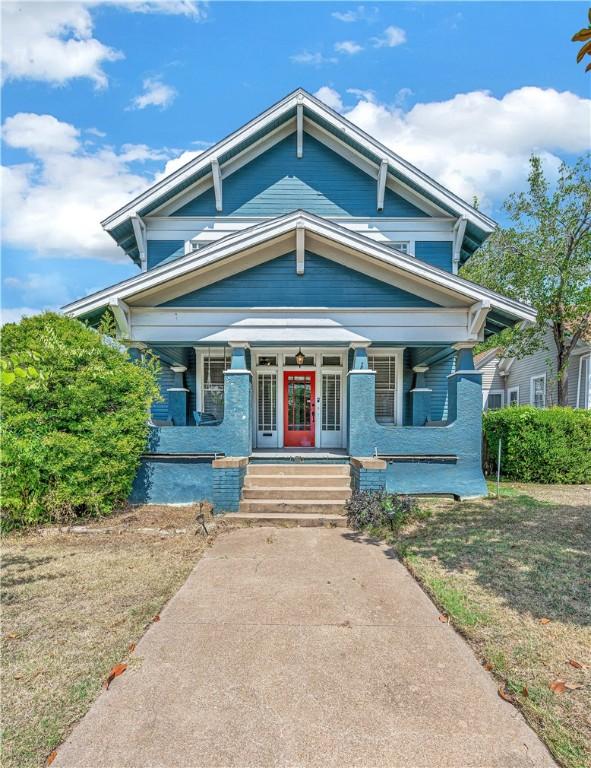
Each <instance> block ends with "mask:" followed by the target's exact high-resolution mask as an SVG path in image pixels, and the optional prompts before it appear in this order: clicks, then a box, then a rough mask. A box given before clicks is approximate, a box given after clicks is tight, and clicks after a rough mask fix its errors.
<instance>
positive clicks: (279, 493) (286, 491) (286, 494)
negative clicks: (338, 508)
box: [242, 486, 351, 502]
mask: <svg viewBox="0 0 591 768" xmlns="http://www.w3.org/2000/svg"><path fill="white" fill-rule="evenodd" d="M350 495H351V489H350V488H349V487H345V488H301V487H298V488H286V487H285V486H281V488H246V487H245V488H244V489H243V491H242V497H243V498H244V499H277V498H282V499H311V500H312V501H318V500H322V501H340V502H345V501H347V499H348V498H349V496H350Z"/></svg>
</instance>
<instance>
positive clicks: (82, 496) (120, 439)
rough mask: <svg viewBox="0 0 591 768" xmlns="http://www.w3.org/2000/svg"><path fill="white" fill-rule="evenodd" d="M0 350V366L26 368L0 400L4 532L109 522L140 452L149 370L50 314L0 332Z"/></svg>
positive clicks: (152, 386) (150, 389) (150, 392)
mask: <svg viewBox="0 0 591 768" xmlns="http://www.w3.org/2000/svg"><path fill="white" fill-rule="evenodd" d="M1 340H2V358H3V359H4V360H5V361H6V360H8V361H10V360H11V357H12V358H13V359H14V360H18V359H21V358H25V359H26V358H27V357H29V358H30V359H32V360H34V371H33V375H32V376H18V375H17V376H15V377H9V379H8V380H7V381H6V380H5V382H4V386H3V391H2V411H3V414H2V416H3V423H2V463H1V467H2V487H1V504H2V528H3V529H4V530H7V529H11V528H15V527H19V526H23V525H31V524H35V523H42V522H49V521H60V520H66V519H68V518H71V517H73V516H76V515H103V514H108V513H109V512H111V511H112V510H113V509H114V507H115V506H116V505H118V504H120V503H121V502H123V501H124V500H125V499H126V498H127V497H128V495H129V492H130V490H131V485H132V482H133V478H134V475H135V473H136V471H137V468H138V464H139V460H140V455H141V453H142V451H143V450H144V449H145V444H146V439H147V432H148V424H147V418H146V417H147V413H148V408H149V406H150V405H151V403H152V401H153V400H154V399H155V398H156V397H157V395H158V389H157V385H156V378H155V365H154V364H153V363H152V362H150V361H148V360H140V361H137V362H130V360H129V358H128V356H127V354H126V352H125V350H121V348H120V347H119V345H118V344H116V343H115V342H112V341H111V340H107V339H105V337H103V336H102V335H101V334H100V333H98V332H97V331H94V330H92V329H91V328H88V327H86V326H85V325H83V324H82V323H80V322H78V321H77V320H71V319H69V318H66V317H62V316H60V315H57V314H52V313H46V314H44V315H39V316H37V317H31V318H27V319H24V320H22V321H21V322H20V323H18V324H9V325H5V326H4V328H3V329H2V339H1Z"/></svg>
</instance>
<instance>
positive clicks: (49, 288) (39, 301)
mask: <svg viewBox="0 0 591 768" xmlns="http://www.w3.org/2000/svg"><path fill="white" fill-rule="evenodd" d="M4 285H6V286H8V287H9V288H11V289H12V290H13V291H17V292H19V293H20V294H21V296H22V298H23V299H25V300H26V301H29V302H31V304H36V305H38V306H43V307H58V306H62V305H63V304H66V303H67V302H68V301H70V300H71V298H72V296H71V294H70V290H69V288H68V287H67V285H66V284H65V283H64V276H63V275H62V274H60V273H59V272H46V273H43V274H42V273H40V272H30V273H29V274H27V275H26V277H5V278H4Z"/></svg>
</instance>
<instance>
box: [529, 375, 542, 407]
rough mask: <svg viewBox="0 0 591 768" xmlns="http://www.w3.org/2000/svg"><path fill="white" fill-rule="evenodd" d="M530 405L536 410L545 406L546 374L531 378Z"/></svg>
mask: <svg viewBox="0 0 591 768" xmlns="http://www.w3.org/2000/svg"><path fill="white" fill-rule="evenodd" d="M530 390H531V391H530V403H531V404H532V405H535V406H536V408H545V406H546V374H545V373H543V374H542V375H541V376H532V377H531V379H530Z"/></svg>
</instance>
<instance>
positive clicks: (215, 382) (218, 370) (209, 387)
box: [201, 348, 230, 419]
mask: <svg viewBox="0 0 591 768" xmlns="http://www.w3.org/2000/svg"><path fill="white" fill-rule="evenodd" d="M229 367H230V356H229V354H228V353H227V351H226V349H225V348H224V350H223V351H222V350H212V351H211V352H204V353H203V356H202V358H201V410H202V411H203V412H204V413H207V414H212V415H213V416H215V418H216V419H223V418H224V371H225V370H227V369H228V368H229Z"/></svg>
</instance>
